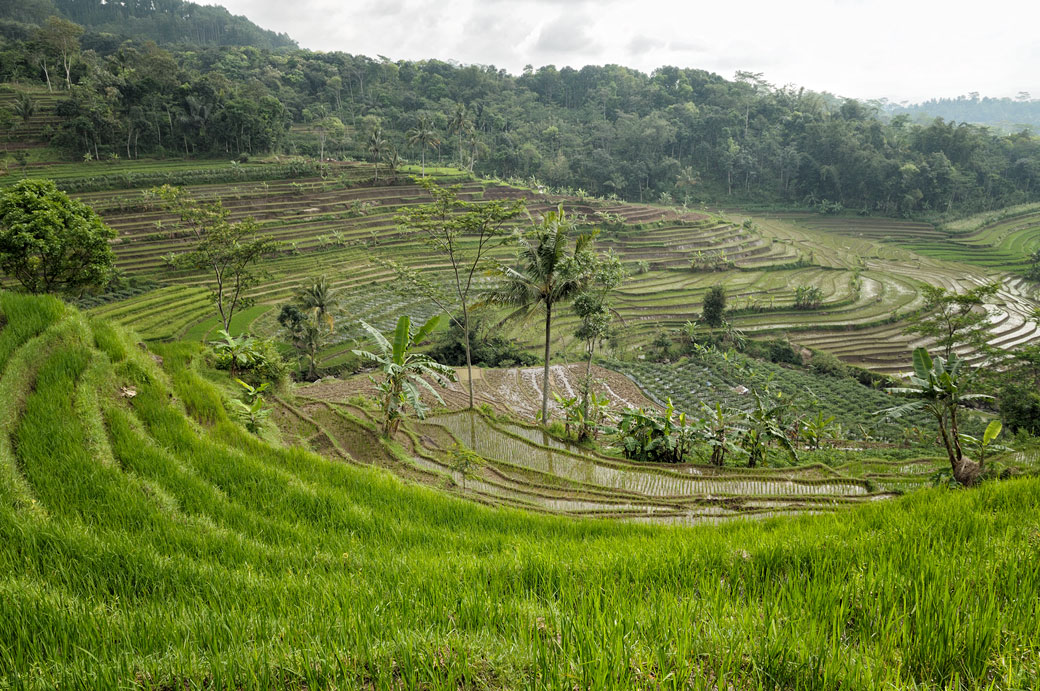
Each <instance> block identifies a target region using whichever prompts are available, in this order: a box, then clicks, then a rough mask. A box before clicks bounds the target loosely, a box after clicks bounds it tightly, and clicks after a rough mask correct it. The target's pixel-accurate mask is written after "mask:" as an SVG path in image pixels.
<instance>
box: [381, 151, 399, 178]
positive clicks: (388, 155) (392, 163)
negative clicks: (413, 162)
mask: <svg viewBox="0 0 1040 691" xmlns="http://www.w3.org/2000/svg"><path fill="white" fill-rule="evenodd" d="M383 163H385V164H386V169H387V171H389V173H390V178H391V179H392V180H393V181H395V182H396V181H397V169H398V168H400V167H401V165H402V164H403V163H404V161H403V160H402V159H401V154H399V153H397V147H396V146H393V145H392V144H391V145H390V147H389V148H388V149H387V150H386V151H384V152H383Z"/></svg>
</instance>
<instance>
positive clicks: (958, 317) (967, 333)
mask: <svg viewBox="0 0 1040 691" xmlns="http://www.w3.org/2000/svg"><path fill="white" fill-rule="evenodd" d="M999 288H1000V284H998V283H990V284H987V285H982V286H977V287H975V288H972V289H970V290H968V291H967V292H964V293H953V292H950V291H948V290H946V289H945V288H942V287H940V286H925V287H924V289H923V292H924V297H925V304H924V310H925V312H926V314H925V316H924V317H922V318H920V319H917V320H916V321H914V322H913V323H912V324H911V325H910V326H908V327H907V328H906V333H912V334H920V335H921V336H927V337H930V338H932V339H934V340H935V345H936V346H938V347H939V348H941V349H942V352H943V358H944V359H945V360H950V358H952V357H953V354H954V349H955V348H957V347H958V346H970V347H971V348H972V349H974V350H982V351H984V350H986V339H987V337H988V332H989V315H988V314H987V312H986V310H985V308H984V305H985V302H986V299H987V298H990V297H992V296H993V295H996V293H997V290H998V289H999Z"/></svg>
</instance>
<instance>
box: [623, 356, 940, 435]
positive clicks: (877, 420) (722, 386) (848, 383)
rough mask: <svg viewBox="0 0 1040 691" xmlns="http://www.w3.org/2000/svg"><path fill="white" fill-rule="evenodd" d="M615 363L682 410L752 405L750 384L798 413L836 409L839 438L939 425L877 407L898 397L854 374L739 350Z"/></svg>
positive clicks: (923, 417)
mask: <svg viewBox="0 0 1040 691" xmlns="http://www.w3.org/2000/svg"><path fill="white" fill-rule="evenodd" d="M611 367H613V368H615V369H617V370H618V371H620V372H623V373H624V374H626V375H628V376H630V377H631V378H632V379H633V380H634V381H636V382H637V383H638V384H639V386H640V387H641V388H642V389H643V390H644V391H645V392H647V394H649V395H650V396H652V397H653V399H654V400H655V401H657V402H658V403H664V402H665V401H667V400H668V399H671V401H672V403H673V404H674V405H675V407H676V408H678V409H679V410H683V411H687V412H688V413H690V414H699V413H700V409H701V403H702V402H703V403H704V404H706V405H708V406H709V407H710V406H714V405H715V404H716V403H721V404H722V405H723V406H726V407H731V408H738V409H743V410H747V409H749V408H750V407H751V406H752V405H753V400H752V394H751V392H750V390H752V389H755V390H759V391H761V392H765V391H767V390H771V391H773V392H774V393H776V392H781V393H782V394H783V395H784V396H785V397H787V399H788V400H793V401H794V402H795V406H794V407H795V409H796V410H798V411H799V413H800V414H803V415H807V416H810V417H811V416H813V415H815V414H816V412H817V411H819V412H822V413H823V414H824V415H825V416H831V415H833V416H834V417H835V422H836V423H837V424H840V425H841V431H840V432H839V431H837V430H836V431H835V436H836V438H838V439H857V440H861V441H869V440H876V439H888V440H892V439H899V438H900V437H901V435H902V433H903V430H904V429H906V428H908V427H909V428H917V429H919V430H922V431H923V432H924V433H926V434H927V433H929V431H930V430H933V429H934V427H935V424H934V422H932V421H931V420H930V419H929V418H928V417H927V416H926V415H924V414H917V415H915V416H913V417H910V418H904V419H901V420H898V421H892V420H888V419H886V418H885V417H884V416H882V415H879V414H878V413H879V412H880V411H882V410H884V409H886V408H891V407H892V406H894V405H897V404H898V403H899V400H898V399H894V398H893V397H892V396H890V395H888V394H887V393H885V392H884V391H882V390H876V389H871V388H869V387H867V386H864V385H862V384H860V383H859V382H857V381H856V380H854V379H852V378H850V377H835V376H829V375H821V374H817V373H813V372H808V371H803V370H796V369H789V368H785V367H782V366H780V365H775V364H772V363H768V362H763V361H759V360H751V359H749V358H746V357H744V356H743V355H740V354H736V353H733V354H730V355H729V356H727V357H725V358H723V357H722V355H721V354H716V353H708V354H704V355H699V354H695V355H692V356H690V357H688V358H686V359H684V360H682V361H680V362H679V363H676V364H670V365H665V364H659V363H653V362H612V363H611Z"/></svg>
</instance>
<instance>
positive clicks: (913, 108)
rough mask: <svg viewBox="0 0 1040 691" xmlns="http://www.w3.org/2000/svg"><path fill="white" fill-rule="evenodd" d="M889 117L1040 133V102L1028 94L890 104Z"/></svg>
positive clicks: (962, 97)
mask: <svg viewBox="0 0 1040 691" xmlns="http://www.w3.org/2000/svg"><path fill="white" fill-rule="evenodd" d="M885 111H886V112H887V113H888V114H890V115H903V114H905V115H910V116H911V117H913V118H915V119H925V120H931V119H933V118H937V117H938V118H942V119H944V120H953V121H956V122H968V123H971V124H974V125H987V126H989V127H993V128H996V129H998V130H1001V131H1004V132H1020V131H1021V130H1023V129H1024V128H1027V127H1028V128H1032V129H1033V130H1034V131H1036V130H1040V100H1035V99H1030V98H1029V94H1022V96H1021V97H1019V98H1006V97H1005V98H990V97H984V98H980V97H979V95H978V94H968V95H967V96H958V97H957V98H933V99H931V100H929V101H924V102H922V103H914V104H909V105H900V104H894V103H893V104H888V106H887V107H886V108H885Z"/></svg>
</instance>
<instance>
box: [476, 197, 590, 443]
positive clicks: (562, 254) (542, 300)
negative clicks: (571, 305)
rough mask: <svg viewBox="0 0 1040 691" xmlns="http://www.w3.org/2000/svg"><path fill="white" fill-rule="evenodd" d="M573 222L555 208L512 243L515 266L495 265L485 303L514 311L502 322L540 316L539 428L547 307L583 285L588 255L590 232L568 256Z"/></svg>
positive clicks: (545, 391)
mask: <svg viewBox="0 0 1040 691" xmlns="http://www.w3.org/2000/svg"><path fill="white" fill-rule="evenodd" d="M573 229H574V223H573V222H572V221H571V220H570V219H569V218H567V216H566V215H565V214H564V211H563V206H562V205H561V206H560V207H559V208H558V209H557V210H556V211H550V212H548V213H547V214H545V216H544V217H543V218H542V223H541V224H540V225H538V226H535V227H534V228H533V229H532V230H531V232H530V233H528V234H527V235H526V236H521V237H519V238H518V239H517V242H518V243H519V247H518V248H517V256H516V259H517V267H516V268H511V267H508V266H504V265H500V266H499V267H498V269H497V271H496V273H497V274H498V275H499V276H500V277H501V278H502V279H503V283H502V285H501V286H499V287H498V288H497V289H493V290H491V291H490V292H489V293H488V294H487V296H486V298H485V301H486V302H488V303H490V304H499V305H508V306H511V307H515V308H516V310H515V311H514V312H513V313H512V314H510V315H508V316H507V317H506V319H512V318H514V317H518V316H527V315H529V314H530V313H531V312H533V311H534V310H536V309H539V308H540V309H542V310H544V312H545V363H544V366H543V368H542V371H543V378H542V424H547V423H548V420H549V345H550V342H551V338H552V315H553V308H554V307H555V306H556V305H557V304H558V303H561V302H565V301H567V300H570V299H572V298H573V297H574V296H575V295H577V294H578V293H579V292H581V290H582V289H583V288H584V287H585V285H586V284H587V283H588V279H589V267H590V266H591V265H592V264H593V263H594V262H593V256H592V251H591V245H592V241H593V239H594V238H595V234H594V233H593V234H582V235H579V236H578V237H577V239H576V240H575V243H574V250H573V252H570V253H568V251H567V250H568V247H569V245H570V233H571V231H572V230H573Z"/></svg>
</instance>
